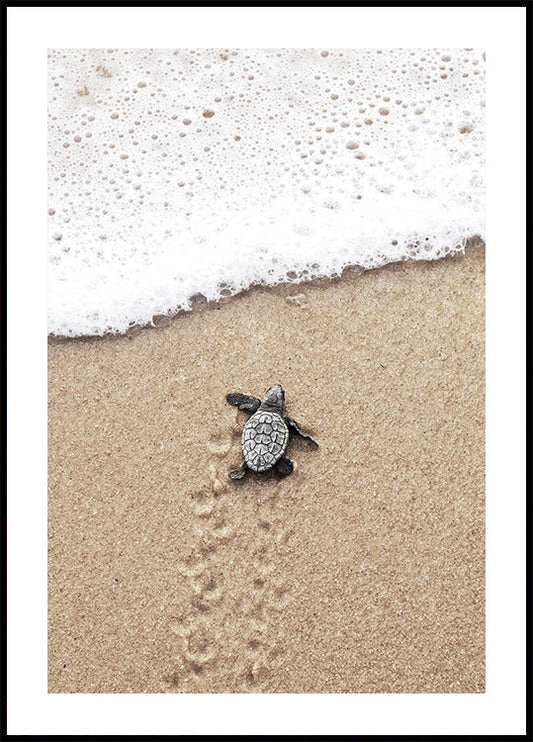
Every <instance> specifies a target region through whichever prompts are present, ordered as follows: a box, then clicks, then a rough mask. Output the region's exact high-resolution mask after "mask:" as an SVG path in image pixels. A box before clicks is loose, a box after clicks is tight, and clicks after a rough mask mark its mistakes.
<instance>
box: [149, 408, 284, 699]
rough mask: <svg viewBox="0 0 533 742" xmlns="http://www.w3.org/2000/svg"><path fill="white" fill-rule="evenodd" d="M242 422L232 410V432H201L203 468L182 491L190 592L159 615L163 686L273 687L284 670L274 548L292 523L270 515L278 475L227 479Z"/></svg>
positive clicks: (183, 566)
mask: <svg viewBox="0 0 533 742" xmlns="http://www.w3.org/2000/svg"><path fill="white" fill-rule="evenodd" d="M241 429H242V413H238V412H237V411H236V415H235V420H234V424H233V426H232V429H231V430H229V431H227V432H224V433H215V434H212V435H211V436H210V437H209V439H208V440H207V441H206V454H207V465H206V467H205V472H206V474H207V476H205V475H204V476H205V480H204V481H203V482H202V483H201V484H200V485H199V486H197V487H196V488H195V489H194V490H193V491H191V492H190V493H189V497H188V498H187V500H188V503H189V507H190V508H191V509H192V511H193V515H194V520H195V523H196V527H195V531H194V533H193V534H192V539H191V546H190V549H189V552H188V553H187V554H186V555H184V556H183V557H182V558H181V559H180V561H179V564H178V574H179V578H180V579H181V580H184V581H185V583H186V595H187V596H188V597H187V598H186V600H185V601H183V600H181V601H180V604H178V605H174V606H173V607H172V608H171V613H170V614H169V615H168V620H167V626H168V639H169V654H170V656H169V665H167V667H166V670H165V674H164V676H163V681H164V683H163V685H162V690H164V691H166V692H180V693H186V692H192V693H206V692H207V693H208V692H224V691H225V692H227V689H228V687H230V688H233V689H234V692H241V693H246V692H251V693H261V692H264V693H272V692H276V690H277V689H278V687H279V685H280V682H281V677H282V673H283V672H286V670H285V664H286V663H285V662H284V655H285V652H286V646H285V644H284V640H283V638H282V635H281V633H280V631H279V619H280V615H281V614H282V613H283V611H284V609H285V607H286V606H288V605H289V603H290V601H291V596H290V594H289V592H288V588H287V585H286V584H285V580H284V577H283V570H281V569H280V563H279V556H280V554H281V553H283V552H284V551H286V549H287V548H288V541H289V539H290V536H291V531H290V530H287V528H286V527H285V524H284V523H283V522H282V520H281V518H280V517H279V516H278V515H276V502H277V501H278V497H279V488H280V486H281V482H280V481H279V480H276V479H275V478H274V477H267V478H261V477H254V478H253V479H250V480H249V481H248V482H247V483H242V484H241V483H239V484H238V485H237V486H235V485H234V484H233V483H232V482H231V481H227V468H228V464H229V463H231V462H232V461H233V460H234V459H235V458H238V456H239V455H240V431H241ZM182 594H183V593H182Z"/></svg>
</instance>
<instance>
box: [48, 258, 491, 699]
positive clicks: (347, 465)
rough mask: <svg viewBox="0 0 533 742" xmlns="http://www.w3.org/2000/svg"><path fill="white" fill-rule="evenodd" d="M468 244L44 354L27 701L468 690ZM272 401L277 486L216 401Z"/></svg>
mask: <svg viewBox="0 0 533 742" xmlns="http://www.w3.org/2000/svg"><path fill="white" fill-rule="evenodd" d="M484 260H485V257H484V248H483V247H477V248H475V249H474V248H468V249H467V251H466V254H465V256H458V257H455V258H447V259H444V260H440V261H437V262H430V263H401V264H396V265H392V266H386V267H384V268H381V269H377V270H373V271H369V272H366V273H362V274H358V273H357V272H356V271H347V272H346V273H345V274H344V275H343V277H342V278H340V279H338V280H333V281H320V282H316V283H312V284H299V285H294V286H291V285H289V286H284V287H279V288H276V289H268V290H267V289H262V288H255V289H252V290H251V291H248V292H246V293H245V294H242V295H241V296H238V297H234V298H231V299H229V300H227V301H225V302H223V303H221V304H218V305H202V304H200V303H199V304H198V306H197V307H196V308H195V310H194V311H193V312H189V313H186V314H182V315H179V316H177V317H174V318H172V319H169V320H166V321H165V322H162V323H161V324H160V325H158V326H157V327H154V328H145V329H142V330H139V331H136V332H133V333H131V334H130V335H129V336H126V337H112V338H104V339H90V340H66V341H51V342H50V344H49V691H50V692H53V693H114V692H116V693H144V692H146V693H176V692H177V693H182V692H192V693H211V692H213V693H227V692H230V693H233V692H235V693H247V692H257V693H479V692H484V690H485V666H484V663H485V656H484V652H485V649H484V645H485V626H484V621H485V619H484V612H485V604H484V471H485V461H484V426H485V420H484V389H485V386H484V384H485V380H484V322H485V318H484V314H485V313H484V266H485V263H484ZM275 383H281V384H282V385H283V387H284V389H285V392H286V414H288V415H291V416H292V417H294V418H295V419H296V420H297V421H298V422H299V423H300V425H301V426H302V428H303V429H304V430H306V431H309V432H310V433H311V434H312V435H313V436H314V437H315V438H316V439H317V440H318V441H319V443H320V448H318V449H316V448H315V447H313V446H312V445H311V444H310V443H309V441H306V440H302V439H298V438H294V439H291V442H290V443H289V448H288V451H287V454H288V456H290V458H291V459H292V460H293V462H294V464H295V471H294V473H293V474H292V475H290V476H288V477H286V478H279V476H277V475H274V474H267V475H264V476H256V475H248V476H246V477H245V478H244V479H243V480H241V481H239V482H233V481H231V480H230V479H229V478H228V476H227V472H228V471H229V470H230V469H234V468H237V467H239V466H240V464H241V462H242V455H241V450H240V435H241V431H242V427H243V425H244V423H245V421H246V419H247V415H246V414H245V413H244V412H241V411H238V410H236V409H235V408H234V407H231V406H230V405H228V404H227V403H226V402H225V395H226V393H227V392H229V391H243V392H250V393H252V394H254V395H256V396H262V395H263V394H264V391H265V390H266V389H267V387H269V386H270V385H272V384H275Z"/></svg>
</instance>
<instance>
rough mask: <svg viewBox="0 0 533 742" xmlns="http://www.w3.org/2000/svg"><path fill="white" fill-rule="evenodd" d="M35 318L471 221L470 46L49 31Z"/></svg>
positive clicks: (280, 274)
mask: <svg viewBox="0 0 533 742" xmlns="http://www.w3.org/2000/svg"><path fill="white" fill-rule="evenodd" d="M49 75H50V86H49V91H50V94H49V203H48V215H49V216H48V219H49V237H50V239H49V266H50V268H49V270H50V277H49V286H50V301H49V330H50V332H51V333H54V334H57V335H72V336H76V335H91V334H94V335H102V334H104V333H105V332H124V331H125V330H127V329H128V327H130V326H132V325H134V324H141V325H142V324H147V323H150V322H151V321H152V319H153V317H154V316H155V315H160V314H165V313H169V312H175V311H177V310H180V309H188V308H190V306H191V301H190V300H191V297H192V296H194V295H195V294H202V295H204V296H205V297H206V298H207V299H209V300H216V299H219V298H220V297H221V296H223V295H227V294H229V293H235V292H237V291H239V290H241V289H244V288H247V287H248V286H250V285H251V284H254V283H264V284H275V283H279V282H282V281H288V280H292V281H299V280H305V279H309V278H312V277H315V276H330V275H334V274H338V273H340V272H341V271H342V270H343V268H344V267H346V266H347V265H355V264H357V265H360V266H363V267H365V268H372V267H375V266H378V265H382V264H384V263H387V262H392V261H396V260H402V259H405V258H408V257H412V258H417V259H434V258H439V257H442V256H444V255H446V254H449V253H453V252H455V251H457V250H459V249H461V248H462V247H463V246H464V242H465V240H466V238H468V237H469V236H472V235H474V234H479V235H481V236H482V237H484V55H483V54H482V53H481V52H480V51H478V50H472V49H468V50H465V49H453V50H435V49H428V50H420V49H417V50H387V49H383V50H375V49H373V50H338V49H328V50H326V49H316V50H278V49H275V50H265V49H263V50H246V49H239V50H229V49H209V50H206V49H201V50H161V49H156V50H144V49H136V50H129V49H128V50H126V49H121V50H94V49H93V50H80V49H77V50H72V49H70V50H53V51H51V52H50V58H49Z"/></svg>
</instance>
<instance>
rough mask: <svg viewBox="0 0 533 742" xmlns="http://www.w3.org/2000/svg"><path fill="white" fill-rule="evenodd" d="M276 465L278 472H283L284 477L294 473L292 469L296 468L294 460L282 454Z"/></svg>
mask: <svg viewBox="0 0 533 742" xmlns="http://www.w3.org/2000/svg"><path fill="white" fill-rule="evenodd" d="M275 467H276V471H277V472H278V474H281V475H282V476H283V477H286V476H287V475H288V474H292V470H293V469H294V465H293V463H292V461H291V460H290V459H289V458H287V456H282V457H281V459H279V460H278V461H277V462H276V464H275Z"/></svg>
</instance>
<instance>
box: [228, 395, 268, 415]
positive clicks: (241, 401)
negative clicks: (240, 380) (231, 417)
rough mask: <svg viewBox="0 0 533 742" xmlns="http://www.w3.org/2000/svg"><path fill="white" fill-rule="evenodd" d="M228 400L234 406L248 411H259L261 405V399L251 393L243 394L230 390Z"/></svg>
mask: <svg viewBox="0 0 533 742" xmlns="http://www.w3.org/2000/svg"><path fill="white" fill-rule="evenodd" d="M226 402H229V403H230V404H232V405H233V406H234V407H238V408H239V410H246V411H247V412H252V413H253V412H257V410H258V409H259V407H260V406H261V400H260V399H257V397H252V395H251V394H241V392H230V393H229V394H226Z"/></svg>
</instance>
